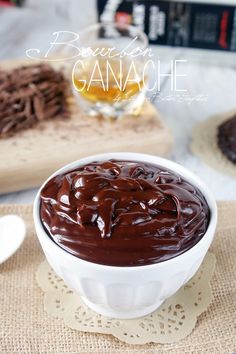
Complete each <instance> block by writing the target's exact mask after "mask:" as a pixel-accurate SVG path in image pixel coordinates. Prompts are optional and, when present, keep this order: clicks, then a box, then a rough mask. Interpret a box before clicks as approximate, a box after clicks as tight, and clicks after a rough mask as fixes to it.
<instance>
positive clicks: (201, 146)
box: [190, 110, 236, 177]
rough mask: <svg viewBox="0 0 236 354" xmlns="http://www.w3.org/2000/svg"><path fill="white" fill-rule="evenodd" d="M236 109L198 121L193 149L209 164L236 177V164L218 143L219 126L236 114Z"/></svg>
mask: <svg viewBox="0 0 236 354" xmlns="http://www.w3.org/2000/svg"><path fill="white" fill-rule="evenodd" d="M235 113H236V111H235V110H233V111H230V112H228V113H225V114H219V115H216V116H213V117H210V118H209V119H207V120H205V121H203V122H200V123H198V124H197V125H196V126H195V127H194V130H193V136H192V143H191V145H190V148H191V151H192V152H193V153H194V154H195V155H196V156H198V157H199V158H200V159H202V160H203V161H204V162H205V163H206V164H208V165H209V166H211V167H213V168H215V169H217V170H219V171H221V172H223V173H226V174H228V175H231V176H234V177H236V165H235V164H234V163H233V162H231V161H230V160H229V159H228V158H227V157H226V156H225V155H224V154H223V153H222V151H221V150H220V148H219V147H218V143H217V131H218V126H219V125H220V124H221V123H223V122H224V121H226V120H227V119H229V118H231V117H232V116H233V115H235Z"/></svg>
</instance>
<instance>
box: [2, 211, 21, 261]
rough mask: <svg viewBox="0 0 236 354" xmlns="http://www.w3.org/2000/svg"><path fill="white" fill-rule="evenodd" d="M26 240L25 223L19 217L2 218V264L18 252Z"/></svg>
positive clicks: (8, 216)
mask: <svg viewBox="0 0 236 354" xmlns="http://www.w3.org/2000/svg"><path fill="white" fill-rule="evenodd" d="M24 238H25V223H24V221H23V219H22V218H21V217H19V216H17V215H6V216H3V217H2V218H0V264H1V263H3V262H5V261H6V260H7V259H8V258H9V257H11V256H12V255H13V253H15V252H16V250H17V249H18V248H19V247H20V245H21V244H22V242H23V241H24Z"/></svg>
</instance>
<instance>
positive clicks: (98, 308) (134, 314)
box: [82, 297, 163, 320]
mask: <svg viewBox="0 0 236 354" xmlns="http://www.w3.org/2000/svg"><path fill="white" fill-rule="evenodd" d="M82 300H83V302H84V303H85V304H86V305H87V306H88V307H89V308H90V309H91V310H93V311H95V312H96V313H98V314H100V315H103V316H106V317H111V318H119V319H123V320H124V319H126V320H128V319H132V318H138V317H143V316H146V315H148V314H150V313H151V312H153V311H155V310H156V309H157V308H158V307H160V306H161V304H162V303H163V301H160V302H159V303H155V304H154V305H151V306H145V307H144V308H141V309H137V310H119V309H114V308H111V307H109V306H104V305H100V304H94V303H93V302H91V301H89V300H87V299H86V298H84V297H82Z"/></svg>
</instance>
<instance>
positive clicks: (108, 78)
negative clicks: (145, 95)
mask: <svg viewBox="0 0 236 354" xmlns="http://www.w3.org/2000/svg"><path fill="white" fill-rule="evenodd" d="M139 71H140V69H139V67H138V65H137V63H135V62H131V61H130V60H128V59H120V58H119V59H116V58H112V59H111V58H109V59H108V58H101V57H94V58H88V59H84V60H83V64H81V65H77V66H76V69H75V71H74V75H73V81H74V85H75V87H76V89H77V91H78V92H79V94H80V95H81V96H82V97H83V98H85V99H86V100H88V101H90V102H101V103H108V104H112V103H114V102H120V101H124V100H127V99H131V98H132V97H134V96H135V95H136V94H138V93H139V92H140V91H141V90H142V88H143V80H142V79H141V77H140V75H139Z"/></svg>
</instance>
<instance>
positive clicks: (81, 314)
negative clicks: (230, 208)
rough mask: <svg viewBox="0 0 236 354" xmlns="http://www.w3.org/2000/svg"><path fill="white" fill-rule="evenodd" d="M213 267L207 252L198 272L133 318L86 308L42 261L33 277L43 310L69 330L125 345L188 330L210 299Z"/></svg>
mask: <svg viewBox="0 0 236 354" xmlns="http://www.w3.org/2000/svg"><path fill="white" fill-rule="evenodd" d="M214 267H215V256H214V254H212V253H210V252H209V253H208V254H207V256H206V257H205V259H204V262H203V264H202V265H201V267H200V269H199V271H198V272H197V273H196V274H195V276H194V277H193V278H192V279H191V280H190V281H189V282H188V283H187V284H186V285H185V286H183V287H182V288H181V289H180V290H179V291H178V292H177V293H176V294H175V295H173V296H172V297H171V298H169V299H168V300H166V301H165V302H164V304H163V305H162V306H161V307H160V308H159V309H157V310H156V311H154V312H153V313H152V314H150V315H148V316H145V317H142V318H138V319H133V320H117V319H112V318H107V317H103V316H101V315H98V314H96V313H95V312H93V311H92V310H90V309H89V308H88V307H87V306H86V305H85V304H84V303H83V301H82V300H81V298H80V296H79V295H78V294H76V293H74V292H73V291H72V290H70V289H69V288H68V287H67V285H66V284H65V283H64V281H63V280H62V279H61V278H59V277H58V276H57V275H56V274H55V273H54V271H53V270H52V269H51V268H50V266H49V264H48V263H47V261H46V260H45V261H43V262H42V263H41V264H40V265H39V267H38V269H37V271H36V279H37V282H38V284H39V286H40V288H41V289H42V290H43V292H44V308H45V310H46V312H47V313H48V314H49V315H51V316H53V317H56V318H60V319H62V320H63V321H64V323H65V324H66V325H67V326H69V327H70V328H72V329H77V330H79V331H84V332H97V333H105V334H112V335H113V336H115V337H116V338H118V339H120V340H121V341H123V342H126V343H129V344H145V343H150V342H155V343H173V342H176V341H179V340H180V339H182V338H184V337H186V336H187V335H189V334H190V333H191V332H192V330H193V329H194V327H195V324H196V321H197V316H199V315H200V314H201V313H202V312H203V311H205V310H206V308H207V307H208V305H209V303H210V302H211V300H212V292H211V287H210V280H211V278H212V275H213V272H214Z"/></svg>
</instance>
